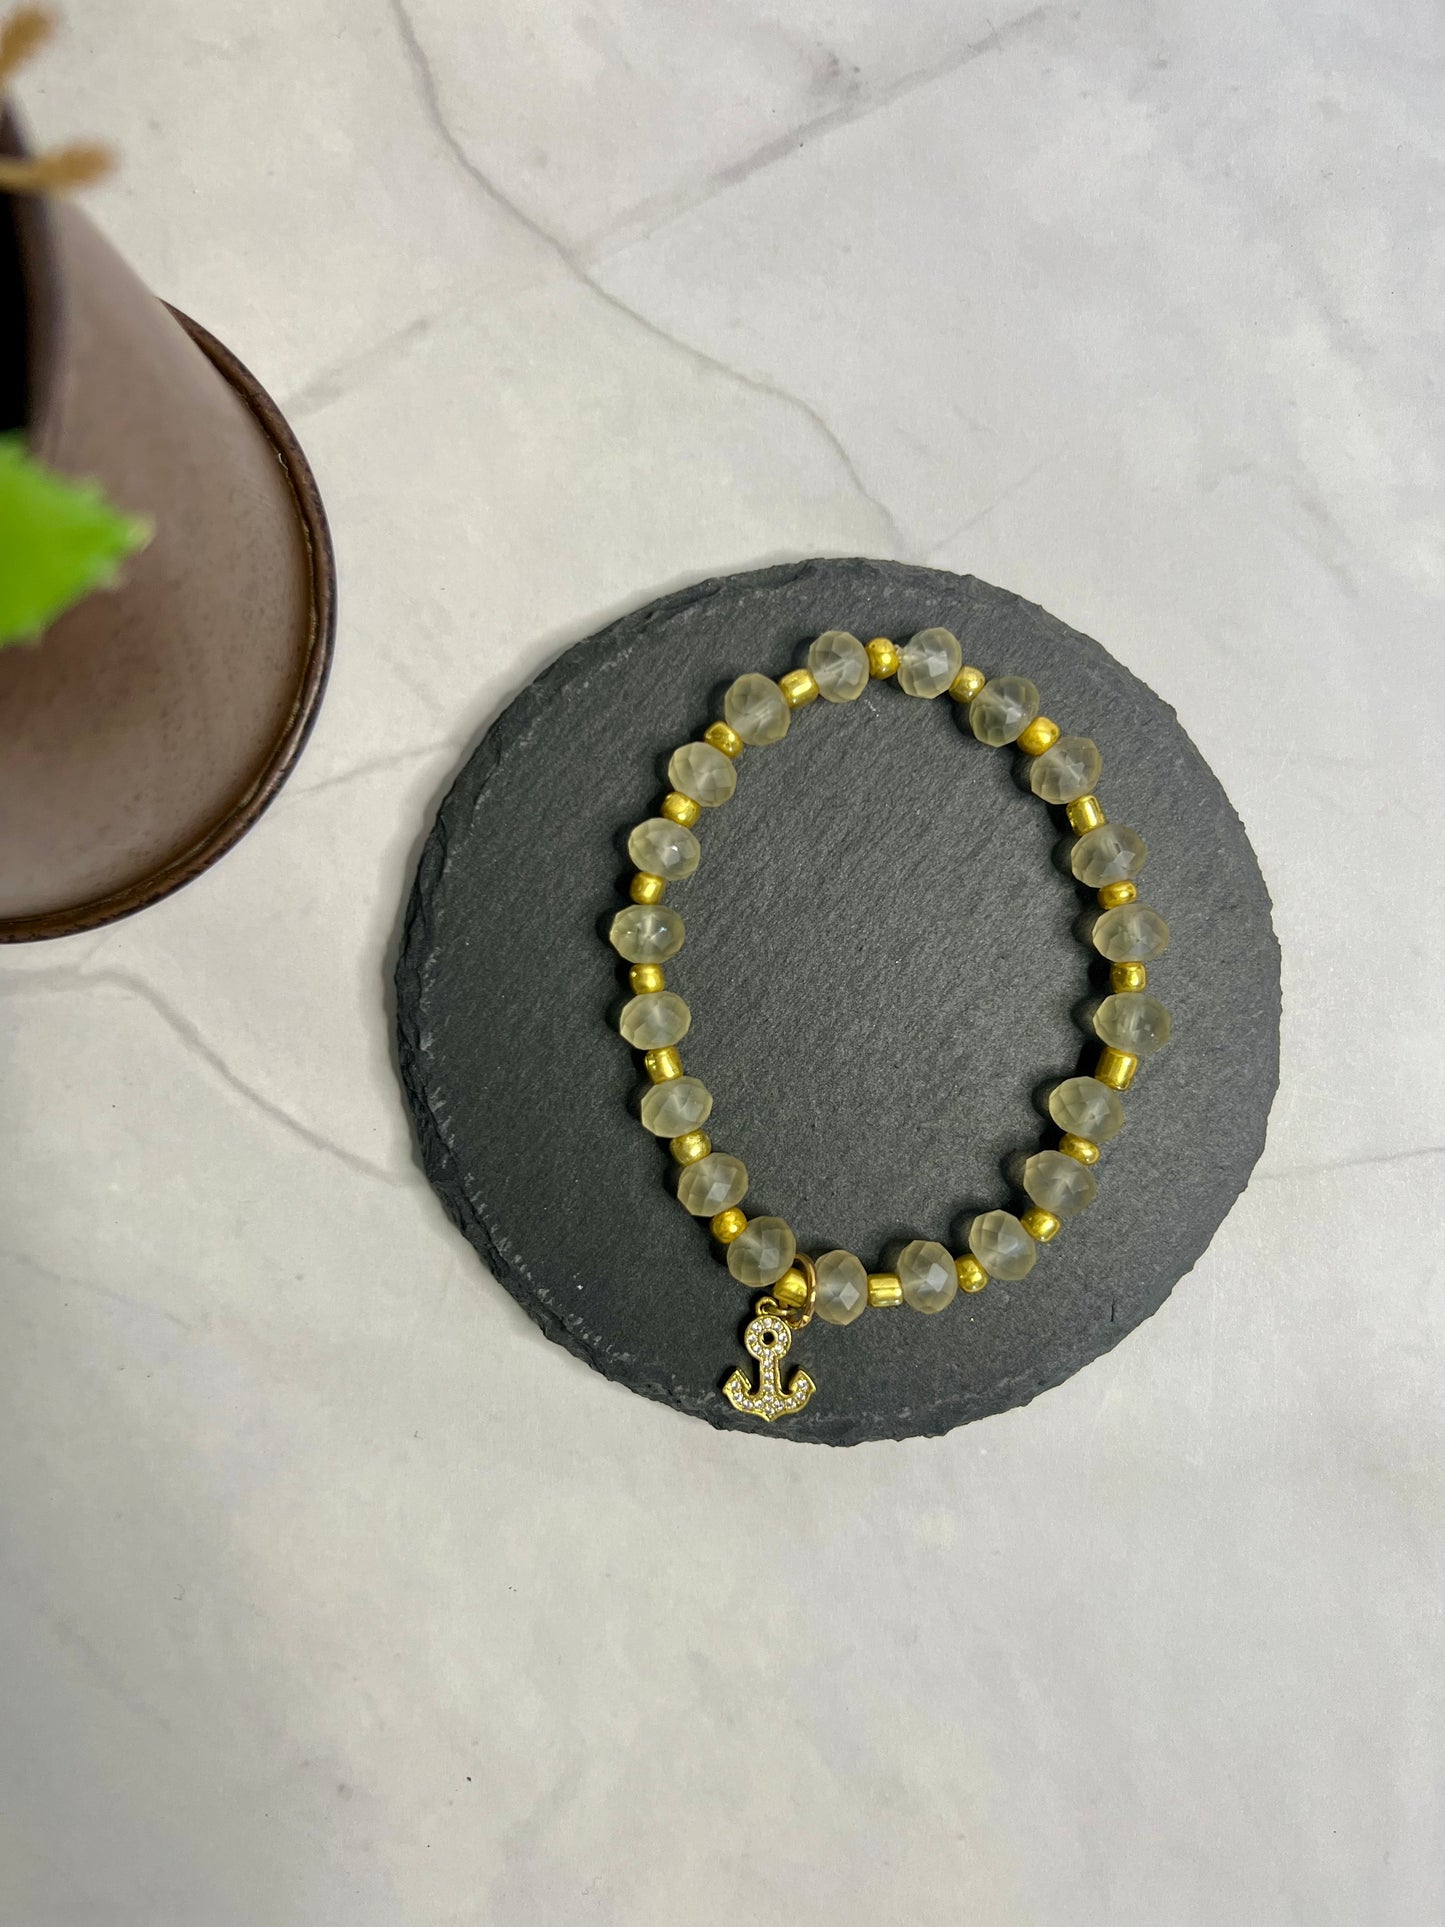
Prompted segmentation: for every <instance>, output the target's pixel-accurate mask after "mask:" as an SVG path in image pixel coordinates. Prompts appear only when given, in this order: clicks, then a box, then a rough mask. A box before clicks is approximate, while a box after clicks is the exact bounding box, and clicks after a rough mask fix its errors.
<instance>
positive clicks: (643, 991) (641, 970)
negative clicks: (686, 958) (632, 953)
mask: <svg viewBox="0 0 1445 1927" xmlns="http://www.w3.org/2000/svg"><path fill="white" fill-rule="evenodd" d="M627 981H628V983H630V984H631V985H632V988H633V989H634V990H635V991H636V992H637V994H638V996H639V997H644V996H651V994H652V993H653V992H654V991H656V990H666V989H667V972H666V971H665V970H664V969H663V967H662V965H661V964H634V965H633V966H632V968H631V970H629V971H628V973H627ZM1114 988H1115V989H1116V990H1120V989H1122V988H1123V986H1122V985H1120V984H1115V986H1114ZM629 1041H631V1040H630V1039H629Z"/></svg>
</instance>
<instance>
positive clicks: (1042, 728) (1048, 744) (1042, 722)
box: [1018, 716, 1059, 756]
mask: <svg viewBox="0 0 1445 1927" xmlns="http://www.w3.org/2000/svg"><path fill="white" fill-rule="evenodd" d="M1058 740H1059V726H1058V724H1057V723H1053V722H1050V721H1049V719H1048V717H1047V716H1035V717H1034V719H1033V721H1032V722H1031V723H1030V724H1029V726H1028V728H1027V729H1025V730H1021V731H1020V732H1019V736H1018V746H1019V748H1020V749H1021V750H1022V751H1023V753H1024V755H1025V756H1042V755H1043V753H1044V751H1045V750H1046V749H1052V748H1053V746H1054V744H1055V743H1056V742H1057V741H1058Z"/></svg>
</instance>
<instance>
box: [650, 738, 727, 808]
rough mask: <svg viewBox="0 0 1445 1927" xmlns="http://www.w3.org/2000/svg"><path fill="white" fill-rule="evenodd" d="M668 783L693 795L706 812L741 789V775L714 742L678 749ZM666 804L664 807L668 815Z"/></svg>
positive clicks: (668, 770)
mask: <svg viewBox="0 0 1445 1927" xmlns="http://www.w3.org/2000/svg"><path fill="white" fill-rule="evenodd" d="M667 780H668V782H669V783H671V784H672V787H673V788H674V789H675V790H679V791H680V792H681V793H682V795H684V796H690V797H691V798H692V800H693V802H694V803H701V804H702V806H703V808H704V809H708V810H712V809H716V808H717V806H718V804H719V803H726V802H727V800H728V798H729V797H730V796H731V795H732V793H733V791H734V790H735V789H736V788H737V786H738V773H737V771H736V770H735V769H734V768H733V763H732V758H731V757H730V756H724V755H723V753H722V751H721V750H720V749H714V748H713V746H712V744H711V743H684V744H683V745H682V747H681V749H675V750H674V751H673V752H672V757H671V759H670V761H669V762H668V765H667ZM666 809H667V805H666V804H664V805H663V810H664V812H666Z"/></svg>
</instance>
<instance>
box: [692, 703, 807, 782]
mask: <svg viewBox="0 0 1445 1927" xmlns="http://www.w3.org/2000/svg"><path fill="white" fill-rule="evenodd" d="M723 714H724V716H726V717H727V719H728V722H729V724H730V725H731V727H732V728H733V729H735V730H736V731H737V733H738V735H739V736H741V737H742V739H743V741H744V742H745V743H756V744H759V745H761V744H764V743H780V742H782V740H783V738H784V737H785V736H786V735H787V733H788V724H789V723H790V722H791V721H792V717H793V712H792V710H790V709H789V708H788V699H787V697H786V696H785V695H784V694H783V692H782V690H781V689H779V687H778V685H777V684H776V683H775V682H774V681H773V680H772V678H771V677H770V676H756V675H754V676H739V677H738V679H737V681H736V682H735V683H734V684H733V685H732V687H731V688H730V689H729V690H728V693H727V694H726V696H724V697H723ZM699 800H701V799H699Z"/></svg>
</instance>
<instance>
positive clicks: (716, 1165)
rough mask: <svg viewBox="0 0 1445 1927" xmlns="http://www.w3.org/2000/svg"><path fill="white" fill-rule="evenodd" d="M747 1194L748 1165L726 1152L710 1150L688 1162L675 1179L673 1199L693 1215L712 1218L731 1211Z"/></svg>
mask: <svg viewBox="0 0 1445 1927" xmlns="http://www.w3.org/2000/svg"><path fill="white" fill-rule="evenodd" d="M747 1194H748V1167H747V1166H746V1165H745V1164H744V1163H743V1161H742V1159H741V1158H733V1157H729V1156H728V1154H727V1152H726V1151H712V1152H710V1153H709V1154H708V1156H707V1157H705V1158H699V1159H698V1161H697V1163H696V1164H689V1165H688V1166H687V1168H686V1170H685V1171H684V1172H683V1174H682V1176H681V1177H680V1178H679V1179H678V1181H677V1201H678V1203H679V1204H680V1205H681V1206H682V1208H683V1210H684V1211H690V1212H691V1213H692V1215H693V1216H694V1217H695V1218H715V1217H716V1216H717V1214H718V1212H719V1211H731V1209H732V1208H733V1206H734V1205H735V1204H741V1203H742V1201H743V1199H744V1198H745V1197H746V1196H747Z"/></svg>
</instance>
